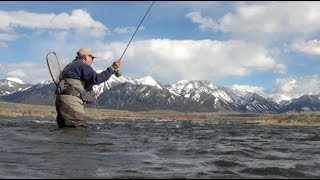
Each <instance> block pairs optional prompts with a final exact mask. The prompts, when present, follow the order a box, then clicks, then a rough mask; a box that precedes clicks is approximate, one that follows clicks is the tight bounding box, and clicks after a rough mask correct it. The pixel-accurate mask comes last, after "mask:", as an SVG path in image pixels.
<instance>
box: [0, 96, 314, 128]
mask: <svg viewBox="0 0 320 180" xmlns="http://www.w3.org/2000/svg"><path fill="white" fill-rule="evenodd" d="M86 112H87V115H88V119H127V120H137V119H150V120H241V121H245V122H246V123H257V124H275V125H311V126H320V112H304V113H296V114H252V113H219V112H212V113H189V112H176V111H170V110H153V111H140V112H133V111H125V110H112V109H99V108H86ZM0 116H8V117H23V116H25V117H40V118H50V117H52V118H55V117H56V110H55V107H54V106H43V105H31V104H20V103H8V102H0Z"/></svg>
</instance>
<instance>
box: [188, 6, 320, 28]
mask: <svg viewBox="0 0 320 180" xmlns="http://www.w3.org/2000/svg"><path fill="white" fill-rule="evenodd" d="M319 12H320V2H302V1H301V2H299V1H297V2H293V1H290V2H283V1H282V2H275V1H270V2H241V3H236V4H235V10H234V12H229V13H227V14H225V15H224V16H222V17H221V18H220V19H218V20H216V21H215V20H214V19H213V18H209V17H206V18H205V19H204V17H202V15H201V14H200V13H198V12H192V13H189V15H187V16H188V17H189V18H191V20H192V22H196V23H199V24H200V27H209V28H211V29H219V30H221V31H222V32H232V33H236V34H238V33H242V34H252V33H267V34H269V33H283V34H287V33H301V34H304V33H310V32H315V31H318V30H319V28H320V21H319V18H320V13H319ZM192 14H193V16H191V15H192ZM208 22H210V23H208ZM214 22H218V23H217V24H215V23H214Z"/></svg>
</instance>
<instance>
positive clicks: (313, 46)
mask: <svg viewBox="0 0 320 180" xmlns="http://www.w3.org/2000/svg"><path fill="white" fill-rule="evenodd" d="M287 48H289V50H291V51H296V52H300V53H304V54H309V55H320V41H319V40H317V39H314V40H310V41H303V40H296V41H294V42H292V44H291V45H289V47H287Z"/></svg>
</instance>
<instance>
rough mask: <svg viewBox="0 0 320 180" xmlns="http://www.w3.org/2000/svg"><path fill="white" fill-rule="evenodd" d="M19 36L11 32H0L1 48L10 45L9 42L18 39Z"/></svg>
mask: <svg viewBox="0 0 320 180" xmlns="http://www.w3.org/2000/svg"><path fill="white" fill-rule="evenodd" d="M17 38H18V36H17V35H15V34H9V33H0V48H3V47H8V45H7V42H9V41H13V40H15V39H17Z"/></svg>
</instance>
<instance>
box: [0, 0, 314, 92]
mask: <svg viewBox="0 0 320 180" xmlns="http://www.w3.org/2000/svg"><path fill="white" fill-rule="evenodd" d="M151 3H152V1H127V2H126V1H121V2H116V1H102V2H100V1H96V2H86V1H61V2H59V1H58V2H53V1H46V2H32V1H29V2H23V1H17V2H6V1H1V2H0V54H1V56H0V79H3V78H6V77H12V76H14V77H18V78H20V79H21V80H23V81H26V82H30V83H37V82H40V81H44V80H48V79H51V78H50V75H49V72H48V69H47V65H46V61H45V57H46V54H47V53H49V52H52V51H54V52H56V53H57V55H58V58H59V60H60V63H61V64H62V66H64V65H66V64H67V63H68V62H70V61H71V60H73V58H74V57H75V54H76V52H77V51H78V49H80V48H81V47H90V48H92V49H93V50H94V52H95V53H96V56H98V58H97V59H96V60H95V62H94V64H93V65H92V67H93V68H94V69H95V70H104V69H106V68H107V67H109V66H110V64H111V63H112V62H113V61H114V60H115V59H117V58H120V56H121V54H122V52H123V51H124V48H125V46H126V45H127V43H128V41H129V40H130V38H131V36H132V34H133V33H134V31H135V28H136V27H137V25H138V24H139V22H140V21H141V19H142V17H143V16H144V14H145V12H146V11H147V9H148V8H149V6H150V5H151ZM319 19H320V2H295V1H291V2H290V1H289V2H272V1H265V2H251V1H242V2H241V1H217V2H215V1H200V2H198V1H194V2H192V1H176V2H169V1H159V2H156V3H155V4H154V6H153V7H152V9H151V11H150V12H149V14H148V15H147V17H146V19H145V20H144V22H143V23H142V25H141V26H140V29H139V31H138V32H137V34H136V35H135V37H134V38H133V41H132V42H131V44H130V46H129V47H128V49H127V51H126V54H125V55H124V57H123V58H122V63H123V64H122V66H121V68H120V70H121V72H122V74H123V75H124V76H130V77H133V78H142V77H145V76H151V77H153V78H154V79H155V80H157V81H159V82H161V83H167V84H173V83H177V82H178V81H180V80H184V79H187V80H208V81H210V82H212V83H214V84H216V85H222V86H227V87H232V86H234V85H245V86H250V87H253V88H261V89H264V90H266V91H269V92H272V93H274V94H279V95H280V94H282V95H283V94H286V95H287V96H288V97H297V96H299V95H302V94H317V93H320V91H319V85H320V80H319V77H320V76H319V69H320V61H319V55H320V42H319V33H320V21H319Z"/></svg>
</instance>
